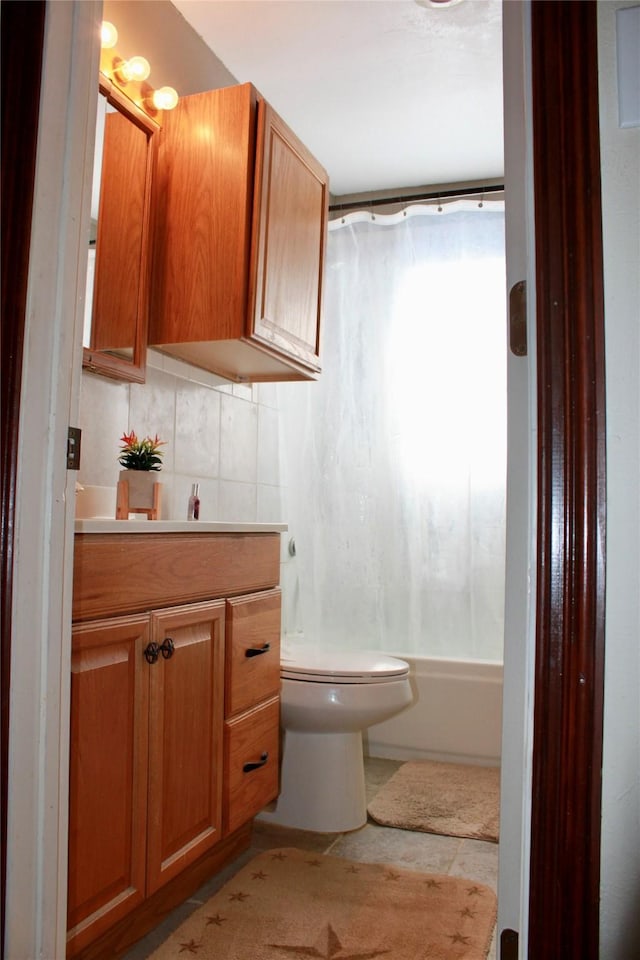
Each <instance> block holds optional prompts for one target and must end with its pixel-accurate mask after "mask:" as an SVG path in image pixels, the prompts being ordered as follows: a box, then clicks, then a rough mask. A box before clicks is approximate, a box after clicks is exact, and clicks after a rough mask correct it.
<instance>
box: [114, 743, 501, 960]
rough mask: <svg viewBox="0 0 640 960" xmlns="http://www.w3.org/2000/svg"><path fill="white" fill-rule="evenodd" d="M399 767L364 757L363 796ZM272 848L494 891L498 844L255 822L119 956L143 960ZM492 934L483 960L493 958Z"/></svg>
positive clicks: (385, 830)
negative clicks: (189, 892)
mask: <svg viewBox="0 0 640 960" xmlns="http://www.w3.org/2000/svg"><path fill="white" fill-rule="evenodd" d="M399 766H400V762H399V761H396V760H383V759H380V758H373V757H372V758H368V759H367V760H365V772H366V779H367V799H368V800H371V799H372V797H373V796H375V794H376V792H377V791H378V790H379V789H380V787H381V786H382V785H383V783H385V782H386V781H387V780H388V779H389V777H390V776H391V775H392V774H393V773H394V772H395V771H396V770H397V768H398V767H399ZM273 847H299V848H302V849H303V850H312V851H314V852H316V853H330V854H331V855H332V856H336V857H346V858H348V859H350V860H361V861H364V862H370V863H393V864H395V865H396V866H398V867H403V868H404V869H405V870H418V871H421V872H423V873H444V874H450V875H451V876H453V877H469V878H470V879H473V880H478V881H479V882H480V883H484V884H486V885H487V886H489V887H491V888H492V889H493V890H496V891H497V881H498V845H497V844H495V843H485V842H484V841H482V840H461V839H460V838H459V837H441V836H437V835H435V834H429V833H415V832H412V831H407V830H396V829H394V828H391V827H382V826H380V825H379V824H376V823H373V822H371V821H369V822H368V823H366V824H365V826H364V827H361V828H360V830H354V831H352V832H350V833H308V832H306V831H304V830H289V829H287V828H285V827H277V826H274V825H272V824H266V823H261V822H260V821H259V820H257V821H256V822H255V825H254V830H253V837H252V843H251V847H250V848H249V849H248V850H247V851H246V852H245V853H244V854H242V855H241V856H240V857H238V859H237V860H235V861H234V862H233V863H231V864H229V866H227V867H226V868H225V869H224V870H223V871H221V873H219V874H218V875H217V876H216V877H214V878H213V879H212V880H210V881H209V882H208V883H206V884H205V885H204V886H203V887H201V888H200V889H199V890H198V891H197V892H196V893H195V894H194V895H193V897H191V898H190V899H189V900H187V901H186V902H185V903H183V904H181V905H180V906H179V907H177V908H176V909H175V910H174V911H173V913H171V914H170V915H169V916H168V917H167V918H166V919H165V920H164V922H163V923H162V924H160V926H159V927H156V928H155V929H154V930H152V931H151V933H149V934H148V935H147V936H146V937H145V938H144V939H143V940H141V941H140V942H139V943H137V944H136V945H135V947H132V949H131V950H129V951H128V953H126V954H125V956H124V958H123V960H146V958H147V957H150V956H151V954H152V953H153V951H154V950H155V949H156V948H157V947H158V946H159V945H160V944H161V943H162V942H163V941H164V940H165V939H166V938H167V937H168V936H169V934H170V933H171V932H172V931H173V930H175V929H176V927H178V926H179V925H180V924H181V923H182V921H183V920H185V919H186V917H188V916H189V914H190V913H192V912H193V910H195V909H196V908H197V907H199V906H200V905H201V904H203V903H205V902H206V901H207V900H208V899H209V897H211V896H212V895H213V894H214V893H215V892H216V891H217V890H218V889H219V888H220V887H221V886H222V885H223V884H224V883H226V882H227V880H229V879H230V878H231V877H232V876H233V875H234V874H235V873H236V872H237V871H238V870H239V869H240V868H241V867H243V866H244V865H245V863H247V862H248V861H249V860H250V859H251V858H252V857H253V856H255V854H256V853H258V852H259V851H261V850H268V849H270V848H273ZM495 957H496V946H495V935H494V940H493V943H492V945H491V949H490V951H489V955H488V960H495Z"/></svg>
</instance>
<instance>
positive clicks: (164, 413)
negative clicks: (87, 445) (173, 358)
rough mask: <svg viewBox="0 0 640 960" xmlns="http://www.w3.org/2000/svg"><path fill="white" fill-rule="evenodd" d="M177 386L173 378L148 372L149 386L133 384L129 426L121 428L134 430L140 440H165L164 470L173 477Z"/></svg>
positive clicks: (147, 384) (151, 370)
mask: <svg viewBox="0 0 640 960" xmlns="http://www.w3.org/2000/svg"><path fill="white" fill-rule="evenodd" d="M175 385H176V381H175V378H174V377H173V376H171V375H170V374H167V373H163V372H162V371H161V370H153V369H148V370H147V380H146V383H132V384H131V402H130V406H129V423H128V424H127V425H126V426H125V427H123V428H122V429H123V430H124V429H127V428H128V429H129V430H135V432H136V434H137V436H138V437H145V436H151V437H153V436H155V435H156V434H157V435H158V436H159V437H160V439H161V440H165V441H166V446H164V447H163V448H162V449H163V470H166V471H169V472H170V473H172V472H173V470H174V469H175V467H174V464H175V447H174V430H175V418H176V403H175Z"/></svg>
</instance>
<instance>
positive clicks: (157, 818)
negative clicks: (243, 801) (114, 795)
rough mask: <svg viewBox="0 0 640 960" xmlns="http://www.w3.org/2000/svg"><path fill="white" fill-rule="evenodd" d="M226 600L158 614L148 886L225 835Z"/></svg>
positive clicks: (154, 622)
mask: <svg viewBox="0 0 640 960" xmlns="http://www.w3.org/2000/svg"><path fill="white" fill-rule="evenodd" d="M224 612H225V605H224V601H223V600H216V601H211V602H207V603H199V604H190V605H189V606H185V607H174V608H171V609H167V610H159V611H154V612H152V613H151V637H152V640H153V641H154V642H155V643H156V644H158V646H159V647H160V648H161V651H160V656H159V658H158V660H157V662H156V663H155V664H153V665H152V666H151V667H150V668H149V687H150V689H149V805H148V855H147V892H148V893H149V894H151V893H153V892H154V891H155V890H157V889H158V888H159V887H161V886H162V885H163V884H164V883H166V882H167V881H168V880H170V879H171V878H172V877H174V876H176V875H177V874H179V873H180V872H181V871H182V870H184V868H185V867H186V866H188V865H189V864H190V863H193V862H194V861H195V860H197V859H198V858H199V857H200V856H201V855H202V854H203V853H204V852H205V851H206V850H208V849H209V848H210V847H212V846H213V845H214V844H215V843H217V842H218V840H219V839H220V838H221V835H222V834H221V827H222V750H223V744H222V728H223V700H224Z"/></svg>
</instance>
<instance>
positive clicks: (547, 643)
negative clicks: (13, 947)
mask: <svg viewBox="0 0 640 960" xmlns="http://www.w3.org/2000/svg"><path fill="white" fill-rule="evenodd" d="M531 30H532V83H533V144H534V147H533V150H534V194H535V236H536V297H537V365H538V537H537V540H538V560H537V614H536V663H535V706H534V742H533V784H532V823H531V860H530V899H529V909H530V912H529V937H528V943H529V957H530V958H531V960H534V958H535V960H540V958H542V957H546V958H549V960H556V958H560V957H562V960H597V957H598V951H599V892H600V829H601V827H600V819H601V790H602V730H603V688H604V645H605V641H604V614H605V611H604V606H605V511H606V487H605V480H606V451H605V439H606V436H605V366H604V282H603V255H602V210H601V191H600V131H599V104H598V46H597V45H598V36H597V4H596V3H593V2H589V0H577V2H575V0H574V2H572V0H557V2H554V3H548V2H544V0H533V2H532V6H531Z"/></svg>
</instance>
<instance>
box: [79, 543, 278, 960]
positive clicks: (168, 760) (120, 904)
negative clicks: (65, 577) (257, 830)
mask: <svg viewBox="0 0 640 960" xmlns="http://www.w3.org/2000/svg"><path fill="white" fill-rule="evenodd" d="M279 539H280V538H279V535H278V534H259V535H251V534H246V535H215V534H195V535H188V534H185V535H177V534H174V535H171V534H168V535H158V534H151V535H146V534H141V535H132V534H131V535H128V534H123V535H99V534H98V535H77V536H76V549H75V562H74V598H73V616H74V626H73V637H72V676H71V762H70V814H69V895H68V939H67V956H68V957H76V956H77V957H86V958H89V957H91V958H92V960H97V958H100V957H105V958H106V957H113V956H116V955H118V954H119V953H120V952H122V948H123V947H126V946H127V945H130V944H131V943H133V942H135V940H136V939H138V938H139V937H140V936H142V935H143V934H144V933H145V932H147V930H148V929H150V928H151V927H153V926H155V925H157V923H158V922H159V921H160V919H161V918H162V915H163V914H164V913H166V912H168V911H169V910H170V909H171V908H172V907H173V906H175V905H176V903H178V902H180V901H181V900H183V899H185V898H186V897H187V896H188V895H189V893H191V892H193V890H195V889H197V887H198V886H200V885H201V883H202V882H204V880H205V879H206V878H207V876H210V875H211V874H212V873H214V872H215V870H216V869H219V868H220V867H221V866H223V865H224V863H226V862H228V860H230V859H232V858H233V857H234V856H237V855H238V853H239V852H240V850H242V849H244V848H246V846H248V843H249V839H250V825H251V819H252V817H253V816H255V814H256V813H257V812H258V811H259V810H260V809H262V807H264V806H265V805H266V804H267V803H268V802H269V801H270V800H272V799H273V798H274V797H275V796H276V795H277V792H278V761H279V686H280V590H279V589H278V588H277V586H276V584H277V582H278V579H279V556H280V551H279ZM160 597H163V598H164V599H165V604H166V605H165V606H164V607H160V606H156V604H157V603H158V600H159V598H160ZM154 645H155V646H154ZM154 654H155V655H157V659H155V660H154ZM149 660H152V661H154V662H149Z"/></svg>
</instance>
